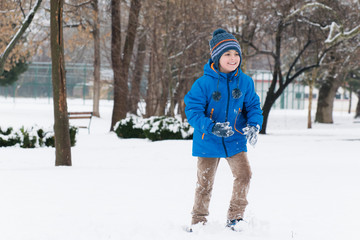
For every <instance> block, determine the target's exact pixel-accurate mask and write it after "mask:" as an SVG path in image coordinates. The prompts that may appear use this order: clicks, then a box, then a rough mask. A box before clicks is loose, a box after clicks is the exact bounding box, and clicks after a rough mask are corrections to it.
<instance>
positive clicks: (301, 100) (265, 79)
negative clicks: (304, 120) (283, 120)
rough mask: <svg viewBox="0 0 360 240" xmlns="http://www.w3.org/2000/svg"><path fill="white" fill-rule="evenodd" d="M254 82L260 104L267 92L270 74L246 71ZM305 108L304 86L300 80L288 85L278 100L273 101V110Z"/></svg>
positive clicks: (267, 72) (262, 102)
mask: <svg viewBox="0 0 360 240" xmlns="http://www.w3.org/2000/svg"><path fill="white" fill-rule="evenodd" d="M247 74H249V75H250V76H251V77H252V79H253V80H254V82H255V90H256V92H257V94H258V95H259V97H260V100H261V104H262V105H263V104H264V102H265V98H266V94H267V91H268V89H269V87H270V84H271V80H272V73H271V72H269V71H248V72H247ZM304 107H305V86H304V85H303V84H301V78H299V79H298V81H294V82H293V83H291V84H289V85H288V87H287V88H286V89H285V90H284V92H283V94H282V95H281V96H280V98H279V99H277V100H276V101H275V104H274V105H273V109H304Z"/></svg>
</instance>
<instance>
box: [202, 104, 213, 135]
mask: <svg viewBox="0 0 360 240" xmlns="http://www.w3.org/2000/svg"><path fill="white" fill-rule="evenodd" d="M213 114H214V108H212V109H211V112H210V119H211V120H212V116H213ZM204 137H205V133H203V134H202V136H201V140H204Z"/></svg>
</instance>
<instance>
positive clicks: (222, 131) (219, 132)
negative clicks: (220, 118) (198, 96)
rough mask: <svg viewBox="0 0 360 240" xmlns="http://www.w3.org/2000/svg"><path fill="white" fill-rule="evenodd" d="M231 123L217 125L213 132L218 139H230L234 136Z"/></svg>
mask: <svg viewBox="0 0 360 240" xmlns="http://www.w3.org/2000/svg"><path fill="white" fill-rule="evenodd" d="M229 125H230V123H229V122H223V123H219V122H218V123H215V125H214V126H213V128H212V130H211V132H212V133H213V134H214V135H215V136H217V137H225V138H227V137H230V136H232V135H233V134H234V132H233V130H232V127H231V126H229Z"/></svg>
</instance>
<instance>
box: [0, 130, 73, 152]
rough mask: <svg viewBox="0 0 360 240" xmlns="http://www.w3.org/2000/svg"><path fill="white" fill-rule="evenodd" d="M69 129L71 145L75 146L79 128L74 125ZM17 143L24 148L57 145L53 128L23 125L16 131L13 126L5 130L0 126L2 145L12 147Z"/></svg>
mask: <svg viewBox="0 0 360 240" xmlns="http://www.w3.org/2000/svg"><path fill="white" fill-rule="evenodd" d="M69 131H70V141H71V146H75V143H76V133H77V132H78V129H77V128H76V127H73V126H72V127H70V129H69ZM17 144H18V145H19V146H20V147H22V148H36V147H44V146H47V147H55V138H54V132H53V131H52V130H47V131H44V130H43V129H42V128H37V127H32V128H30V129H25V128H24V127H22V128H20V130H18V131H14V129H13V128H11V127H10V128H7V129H6V130H5V131H3V130H2V129H1V128H0V147H10V146H15V145H17Z"/></svg>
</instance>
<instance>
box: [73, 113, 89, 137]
mask: <svg viewBox="0 0 360 240" xmlns="http://www.w3.org/2000/svg"><path fill="white" fill-rule="evenodd" d="M92 116H93V112H68V117H69V119H89V125H88V126H77V127H78V128H87V129H88V132H89V133H90V124H91V118H92Z"/></svg>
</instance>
